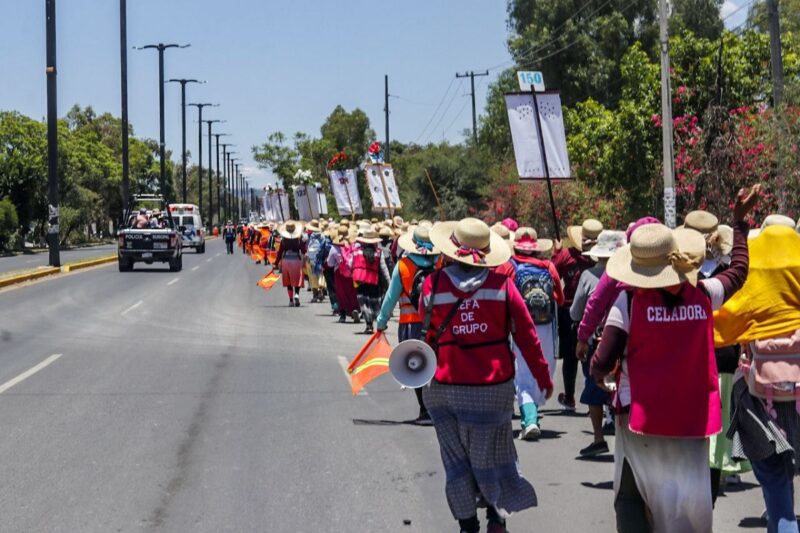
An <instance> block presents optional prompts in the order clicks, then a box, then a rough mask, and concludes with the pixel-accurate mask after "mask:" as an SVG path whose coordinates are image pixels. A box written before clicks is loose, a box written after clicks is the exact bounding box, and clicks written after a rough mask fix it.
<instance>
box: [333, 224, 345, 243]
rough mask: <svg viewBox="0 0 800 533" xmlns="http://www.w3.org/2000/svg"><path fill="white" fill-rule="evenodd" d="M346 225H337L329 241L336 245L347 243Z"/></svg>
mask: <svg viewBox="0 0 800 533" xmlns="http://www.w3.org/2000/svg"><path fill="white" fill-rule="evenodd" d="M347 237H348V231H347V226H339V229H338V230H336V231H335V232H333V234H332V235H331V242H332V243H333V244H335V245H337V246H341V245H343V244H347Z"/></svg>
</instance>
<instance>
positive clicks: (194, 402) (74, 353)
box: [0, 240, 763, 533]
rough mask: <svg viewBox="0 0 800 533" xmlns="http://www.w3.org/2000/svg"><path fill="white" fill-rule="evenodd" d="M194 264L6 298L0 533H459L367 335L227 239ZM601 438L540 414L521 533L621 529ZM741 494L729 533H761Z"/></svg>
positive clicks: (72, 277) (754, 509)
mask: <svg viewBox="0 0 800 533" xmlns="http://www.w3.org/2000/svg"><path fill="white" fill-rule="evenodd" d="M183 265H184V269H183V271H182V272H179V273H170V272H168V271H167V269H166V268H163V267H161V266H153V267H147V268H145V267H144V266H142V265H139V264H137V265H136V270H134V271H133V272H131V273H119V272H117V269H116V266H114V265H108V266H103V267H98V268H93V269H89V270H86V271H81V272H75V273H72V274H67V275H61V276H58V277H56V278H52V279H46V280H43V281H38V282H34V283H31V284H29V285H25V286H19V287H16V288H11V289H5V290H2V291H0V354H2V357H1V358H0V427H2V428H3V438H2V439H0V457H3V461H2V462H0V465H2V467H1V469H0V477H2V479H3V483H2V486H1V487H0V516H2V517H3V527H2V529H3V530H6V531H97V532H108V531H121V532H127V531H142V530H155V531H192V532H215V533H216V532H221V531H274V532H342V531H356V532H384V531H385V532H447V531H457V526H456V523H455V522H454V521H453V520H452V518H451V517H450V515H449V512H448V510H447V504H446V501H445V497H444V491H443V484H444V477H443V471H442V466H441V462H440V459H439V455H438V453H439V452H438V447H437V444H436V440H435V437H434V430H433V429H432V428H422V427H416V426H413V425H409V424H408V423H407V422H406V421H408V420H409V419H412V418H414V416H415V415H416V401H415V399H414V395H413V394H412V393H411V392H410V391H401V390H400V389H399V387H398V386H397V385H396V384H394V382H393V381H392V380H391V378H390V377H389V376H388V375H387V376H384V377H382V378H380V379H379V380H377V381H376V382H374V383H372V384H370V385H369V386H368V387H367V390H368V394H367V395H364V396H357V397H352V396H351V395H350V391H349V385H348V382H347V378H346V376H345V373H344V372H343V369H342V366H341V365H342V360H343V359H342V358H347V359H349V358H350V357H352V356H353V355H354V354H355V353H356V351H357V350H358V348H359V347H360V345H361V344H362V343H363V342H364V341H365V337H363V336H361V335H358V334H357V332H359V331H360V330H361V327H359V326H356V325H352V324H348V325H344V326H343V325H339V324H335V323H334V322H335V321H334V317H332V316H331V315H330V311H329V307H328V305H327V304H308V303H306V302H308V301H309V300H310V299H311V295H310V293H305V292H304V293H303V302H304V306H303V307H301V308H299V309H293V308H289V307H288V306H287V305H286V301H287V300H286V296H285V293H284V292H283V289H281V288H280V287H276V288H275V289H273V290H272V291H271V292H270V293H264V292H263V291H262V290H261V289H257V287H256V285H255V282H256V281H257V280H258V279H259V277H260V276H261V275H263V274H264V273H265V272H266V270H265V268H264V267H263V266H260V265H255V264H253V263H252V261H250V260H247V259H246V258H245V257H244V256H243V255H242V254H241V253H237V254H235V255H234V256H227V255H226V254H225V250H224V244H223V243H222V242H221V241H220V240H216V241H209V242H208V246H207V253H206V254H204V255H195V254H194V253H191V252H190V253H187V254H186V255H185V256H184V260H183ZM390 327H391V329H395V326H394V325H391V326H390ZM557 390H558V388H557ZM549 407H551V408H552V407H553V406H549ZM582 412H583V413H585V409H583V410H582ZM517 423H518V422H516V421H515V424H517ZM589 427H590V426H589V420H588V418H587V417H586V416H584V415H580V416H576V415H567V414H563V413H561V412H560V411H558V410H555V409H550V410H545V418H544V419H543V428H544V436H543V438H542V439H541V440H540V441H539V442H534V443H519V444H518V446H517V449H518V451H519V454H520V460H521V465H522V470H523V472H524V473H525V475H526V476H527V477H528V478H529V479H530V480H532V481H533V483H534V484H535V486H536V488H537V491H538V495H539V502H540V506H539V507H538V508H537V509H533V510H529V511H526V512H524V513H521V514H519V515H515V516H513V517H511V519H510V520H509V522H508V527H509V530H510V531H513V532H515V533H519V532H532V531H537V532H559V533H571V532H575V533H585V532H586V531H596V532H605V531H613V530H614V515H613V507H612V490H611V479H612V467H613V463H612V462H611V461H612V459H611V456H608V457H605V458H603V459H601V460H597V461H580V460H577V459H576V456H577V451H578V450H579V449H580V448H581V447H583V446H585V445H586V444H588V443H589V438H590V437H589V432H588V430H589ZM610 444H611V446H612V447H613V438H611V442H610ZM744 479H745V483H744V484H743V485H740V486H739V487H737V488H736V489H735V491H729V492H728V494H727V495H726V496H724V497H722V498H721V499H720V500H719V502H718V503H717V510H716V513H715V519H716V524H715V526H716V527H715V530H716V531H733V530H738V529H739V528H740V527H744V528H752V527H760V521H759V520H758V516H760V514H761V511H762V508H763V505H762V502H761V494H760V490H758V487H757V486H756V485H755V484H754V482H753V478H752V476H750V475H748V476H745V477H744ZM481 517H482V515H481ZM404 521H409V522H408V523H404Z"/></svg>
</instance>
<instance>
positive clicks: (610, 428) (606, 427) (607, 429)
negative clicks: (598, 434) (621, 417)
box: [603, 420, 617, 437]
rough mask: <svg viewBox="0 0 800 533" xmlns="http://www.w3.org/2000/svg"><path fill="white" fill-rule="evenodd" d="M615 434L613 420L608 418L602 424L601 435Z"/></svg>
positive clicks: (610, 435) (615, 427) (615, 429)
mask: <svg viewBox="0 0 800 533" xmlns="http://www.w3.org/2000/svg"><path fill="white" fill-rule="evenodd" d="M616 434H617V426H616V424H614V421H613V420H609V421H608V422H606V423H605V424H603V435H605V436H606V437H613V436H614V435H616Z"/></svg>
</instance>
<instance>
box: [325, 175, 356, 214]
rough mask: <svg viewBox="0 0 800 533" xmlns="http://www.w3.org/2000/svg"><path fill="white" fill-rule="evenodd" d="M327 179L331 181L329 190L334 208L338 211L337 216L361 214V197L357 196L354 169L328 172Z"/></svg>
mask: <svg viewBox="0 0 800 533" xmlns="http://www.w3.org/2000/svg"><path fill="white" fill-rule="evenodd" d="M328 177H329V178H330V180H331V190H332V191H333V196H334V198H336V208H337V209H338V210H339V214H340V215H342V216H349V215H352V214H354V213H355V214H357V215H361V214H363V213H364V210H363V209H362V207H361V197H360V196H359V195H358V182H357V181H356V179H357V178H356V169H353V168H349V169H347V170H329V171H328Z"/></svg>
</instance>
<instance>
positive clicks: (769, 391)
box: [741, 330, 800, 417]
mask: <svg viewBox="0 0 800 533" xmlns="http://www.w3.org/2000/svg"><path fill="white" fill-rule="evenodd" d="M747 352H748V354H749V356H750V358H749V359H750V360H749V361H742V363H741V368H742V373H743V374H744V377H745V379H746V380H747V388H748V390H749V391H750V394H751V395H753V396H755V397H756V398H761V399H763V400H766V402H767V411H768V412H769V413H770V414H771V415H772V416H773V417H774V416H776V413H775V410H774V408H773V402H790V401H791V402H795V405H796V408H797V411H798V413H800V330H799V331H796V332H794V334H793V335H791V336H785V337H779V338H774V339H764V340H758V341H755V342H751V343H749V344H748V345H747Z"/></svg>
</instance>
